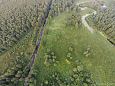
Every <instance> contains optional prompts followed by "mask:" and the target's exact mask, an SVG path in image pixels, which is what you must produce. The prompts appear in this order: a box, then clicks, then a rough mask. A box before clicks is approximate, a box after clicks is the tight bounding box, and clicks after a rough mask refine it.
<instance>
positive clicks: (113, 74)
mask: <svg viewBox="0 0 115 86" xmlns="http://www.w3.org/2000/svg"><path fill="white" fill-rule="evenodd" d="M70 15H71V14H70V13H64V14H62V15H60V16H58V17H56V18H54V19H53V20H50V21H49V23H48V24H47V26H46V31H45V34H44V37H43V40H42V44H41V48H40V50H39V55H38V57H37V59H36V64H35V67H34V70H35V71H36V73H37V78H38V81H39V82H38V83H40V82H45V79H48V75H50V73H52V72H54V71H57V72H59V73H60V74H61V75H62V76H66V77H68V76H69V75H70V74H71V73H72V70H73V68H74V67H75V64H76V61H78V60H80V61H81V62H82V63H83V65H84V70H89V71H90V73H91V74H92V77H93V80H94V81H95V82H96V83H97V85H99V86H101V85H102V86H104V85H105V86H107V84H108V85H109V86H114V85H115V84H114V82H115V81H114V78H115V71H114V69H115V67H114V66H112V65H115V63H114V62H115V58H114V57H115V53H114V51H115V48H114V47H113V46H112V45H111V43H109V42H108V41H107V40H106V39H105V38H104V37H103V36H102V35H100V33H98V32H95V33H94V34H91V33H90V32H89V31H88V30H87V29H86V28H85V27H82V28H76V27H73V26H69V27H67V26H66V21H67V18H68V16H70ZM71 47H72V49H73V51H72V52H71V51H69V48H71ZM48 52H50V53H51V52H53V53H55V56H56V60H57V61H58V63H56V64H54V66H52V65H51V64H53V63H48V62H47V57H45V55H47V53H48ZM68 53H70V54H71V55H70V57H69V58H68V57H67V55H68ZM40 80H41V81H40ZM62 86H63V85H62Z"/></svg>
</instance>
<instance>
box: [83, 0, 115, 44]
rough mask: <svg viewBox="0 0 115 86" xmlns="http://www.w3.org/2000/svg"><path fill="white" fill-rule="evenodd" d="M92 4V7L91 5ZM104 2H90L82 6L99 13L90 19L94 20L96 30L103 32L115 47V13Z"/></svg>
mask: <svg viewBox="0 0 115 86" xmlns="http://www.w3.org/2000/svg"><path fill="white" fill-rule="evenodd" d="M89 4H91V5H89ZM104 4H105V3H104V2H99V1H98V2H88V3H87V4H82V5H81V6H82V7H88V8H92V9H94V10H95V11H96V12H97V13H96V15H92V16H90V17H89V19H92V21H93V23H94V25H95V26H96V28H97V29H98V30H99V31H101V32H103V33H104V34H105V35H106V36H107V39H108V40H109V41H110V42H111V43H112V44H114V45H115V22H114V21H115V11H114V9H111V8H110V7H107V6H104Z"/></svg>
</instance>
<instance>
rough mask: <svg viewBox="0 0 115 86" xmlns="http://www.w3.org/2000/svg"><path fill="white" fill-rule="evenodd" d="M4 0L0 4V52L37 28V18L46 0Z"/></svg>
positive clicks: (42, 10)
mask: <svg viewBox="0 0 115 86" xmlns="http://www.w3.org/2000/svg"><path fill="white" fill-rule="evenodd" d="M5 1H6V2H5ZM5 1H3V3H2V5H1V6H0V44H1V45H0V53H1V52H3V51H5V50H7V49H8V48H9V47H12V46H13V45H14V44H16V43H17V42H18V41H19V40H20V39H21V38H22V37H24V36H25V35H26V34H27V33H29V32H30V31H33V30H34V29H38V22H39V18H40V17H41V15H42V13H43V12H44V9H45V6H46V1H47V0H46V1H45V0H40V1H38V0H34V1H32V0H21V1H20V0H5ZM39 24H40V23H39Z"/></svg>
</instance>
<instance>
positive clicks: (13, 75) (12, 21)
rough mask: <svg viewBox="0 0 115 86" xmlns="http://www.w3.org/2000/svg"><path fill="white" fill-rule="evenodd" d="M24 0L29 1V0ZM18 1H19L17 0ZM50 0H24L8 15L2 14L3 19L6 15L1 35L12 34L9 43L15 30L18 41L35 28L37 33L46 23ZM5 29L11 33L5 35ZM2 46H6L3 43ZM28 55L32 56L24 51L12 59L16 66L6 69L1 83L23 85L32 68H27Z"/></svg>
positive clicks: (0, 80) (12, 85) (0, 79)
mask: <svg viewBox="0 0 115 86" xmlns="http://www.w3.org/2000/svg"><path fill="white" fill-rule="evenodd" d="M24 1H26V2H27V0H24ZM16 2H18V1H17V0H16ZM48 2H49V1H48V0H47V1H46V0H44V1H43V0H41V1H40V0H36V1H30V2H27V3H25V2H22V4H21V6H19V7H16V8H15V10H12V12H11V13H10V12H8V14H7V16H6V17H5V16H3V15H2V17H1V19H3V17H5V19H3V20H1V21H2V23H1V25H2V26H1V33H2V34H0V35H2V36H3V37H4V36H12V37H11V38H9V43H11V42H12V41H13V39H14V33H15V32H14V31H16V32H17V33H15V35H16V37H17V34H18V35H19V37H18V38H16V42H17V41H19V40H20V39H21V38H22V36H24V35H26V34H27V33H29V32H30V31H33V30H34V29H35V31H36V30H37V31H36V33H37V32H38V29H40V27H42V26H43V25H44V24H43V23H44V21H45V20H46V19H45V20H44V18H45V17H46V16H45V14H46V11H47V6H48ZM8 3H9V4H8V5H10V2H8ZM5 13H6V12H5ZM7 17H8V18H7ZM4 20H7V22H6V23H4ZM26 27H27V28H26ZM5 30H7V31H9V33H11V34H7V35H5V34H6V33H5V32H4V31H5ZM13 32H14V33H13ZM23 34H24V35H23ZM2 40H3V41H4V38H2ZM6 41H8V40H6ZM2 46H3V47H5V45H3V44H2ZM10 46H11V45H10ZM11 47H12V46H11ZM18 53H20V52H18ZM28 57H30V55H28V56H26V52H22V53H21V55H20V54H19V55H18V56H17V55H16V57H15V58H14V59H13V60H12V61H13V62H10V63H12V64H13V65H14V68H13V69H12V68H8V69H7V70H8V71H6V72H5V74H4V75H3V76H2V78H0V85H3V84H4V85H8V86H15V85H18V86H22V84H21V85H19V84H20V83H22V82H23V81H24V78H25V77H27V76H28V71H29V70H30V69H27V68H26V66H27V64H28V63H29V59H28ZM9 71H10V72H9ZM29 78H30V77H29ZM10 84H11V85H10Z"/></svg>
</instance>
